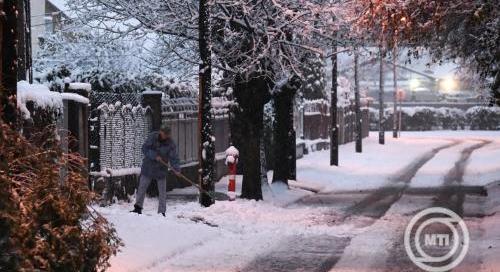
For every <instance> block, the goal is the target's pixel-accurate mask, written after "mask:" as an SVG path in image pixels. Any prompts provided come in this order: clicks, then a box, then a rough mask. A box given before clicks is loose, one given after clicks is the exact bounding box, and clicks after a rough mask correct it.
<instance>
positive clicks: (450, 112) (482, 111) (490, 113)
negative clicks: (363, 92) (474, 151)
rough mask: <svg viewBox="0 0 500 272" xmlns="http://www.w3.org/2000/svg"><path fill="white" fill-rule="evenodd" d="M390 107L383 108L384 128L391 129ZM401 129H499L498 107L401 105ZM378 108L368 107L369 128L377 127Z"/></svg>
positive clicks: (499, 114) (499, 110)
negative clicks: (463, 108)
mask: <svg viewBox="0 0 500 272" xmlns="http://www.w3.org/2000/svg"><path fill="white" fill-rule="evenodd" d="M392 112H393V109H392V108H388V109H386V110H385V117H386V122H385V126H384V127H385V129H386V130H391V129H392V117H393V116H392V115H393V114H392ZM401 119H402V122H401V127H402V130H431V129H451V130H458V129H465V128H470V129H472V130H498V129H500V109H499V108H498V107H483V106H478V107H473V108H470V109H469V110H467V111H464V110H461V109H457V108H445V107H443V108H433V107H403V108H402V115H401ZM377 122H378V110H377V109H370V129H371V130H377V129H378V124H377Z"/></svg>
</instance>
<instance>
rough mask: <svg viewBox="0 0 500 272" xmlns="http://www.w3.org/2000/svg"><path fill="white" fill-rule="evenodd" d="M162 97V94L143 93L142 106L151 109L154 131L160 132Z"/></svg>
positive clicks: (153, 92)
mask: <svg viewBox="0 0 500 272" xmlns="http://www.w3.org/2000/svg"><path fill="white" fill-rule="evenodd" d="M161 97H162V92H155V91H149V92H143V93H142V101H141V104H142V106H143V107H150V108H151V111H152V117H153V118H152V119H153V120H152V121H153V123H152V124H153V131H157V130H160V127H161V120H162V118H161Z"/></svg>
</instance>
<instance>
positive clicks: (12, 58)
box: [0, 0, 18, 125]
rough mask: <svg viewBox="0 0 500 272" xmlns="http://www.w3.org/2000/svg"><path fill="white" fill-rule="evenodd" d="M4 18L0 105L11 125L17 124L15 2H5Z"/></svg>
mask: <svg viewBox="0 0 500 272" xmlns="http://www.w3.org/2000/svg"><path fill="white" fill-rule="evenodd" d="M3 12H4V14H5V15H4V16H2V45H1V46H2V48H1V52H0V53H1V57H2V73H1V85H2V86H1V89H0V92H1V94H0V99H1V101H0V103H1V104H2V112H3V114H2V118H3V120H4V121H5V122H6V123H8V124H11V125H14V124H15V123H16V101H15V97H16V93H17V50H16V48H17V13H18V12H17V8H16V1H15V0H4V1H3Z"/></svg>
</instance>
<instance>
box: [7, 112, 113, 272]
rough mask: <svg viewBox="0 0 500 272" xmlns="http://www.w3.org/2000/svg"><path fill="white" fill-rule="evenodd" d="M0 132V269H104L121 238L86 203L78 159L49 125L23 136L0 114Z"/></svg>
mask: <svg viewBox="0 0 500 272" xmlns="http://www.w3.org/2000/svg"><path fill="white" fill-rule="evenodd" d="M0 138H1V139H2V141H0V157H1V158H2V163H0V186H1V188H2V190H1V193H0V252H2V254H1V255H2V257H1V258H0V270H2V271H103V270H105V269H106V268H107V267H108V260H109V258H110V257H111V256H112V255H114V254H116V252H117V249H118V247H119V246H120V244H121V242H120V240H119V238H118V237H117V236H116V232H115V230H114V229H113V228H112V226H111V225H110V224H109V223H108V222H107V221H106V219H104V218H103V217H102V216H100V215H99V214H98V213H97V212H95V211H94V210H92V209H91V208H90V204H91V203H92V201H93V199H94V195H93V194H92V192H91V191H90V190H89V188H88V183H87V182H88V180H87V173H86V166H85V162H84V159H83V158H81V157H80V156H79V155H77V154H63V153H62V152H61V150H59V149H57V148H56V146H57V143H56V142H55V139H54V135H53V131H52V130H45V131H43V133H42V132H40V133H39V134H38V135H37V137H32V140H31V141H27V140H26V139H25V138H24V137H23V136H21V135H20V134H19V133H18V132H17V131H15V130H13V129H11V128H10V127H9V126H8V125H6V124H4V123H3V122H2V121H1V119H0ZM62 169H64V176H61V173H62V171H61V170H62Z"/></svg>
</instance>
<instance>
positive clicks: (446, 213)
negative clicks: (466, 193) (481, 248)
mask: <svg viewBox="0 0 500 272" xmlns="http://www.w3.org/2000/svg"><path fill="white" fill-rule="evenodd" d="M469 239H470V238H469V231H468V229H467V226H466V225H465V222H464V221H463V220H462V218H461V217H460V216H459V215H458V214H456V213H454V212H453V211H451V210H449V209H446V208H441V207H435V208H428V209H425V210H423V211H421V212H419V213H417V214H416V215H415V216H414V217H413V218H412V219H411V220H410V223H409V224H408V226H407V227H406V230H405V234H404V245H405V249H406V253H407V254H408V257H409V258H410V260H411V261H412V262H413V263H414V264H415V265H416V266H418V267H420V268H421V269H423V270H425V271H429V272H443V271H448V270H451V269H453V268H454V267H456V266H457V265H459V264H460V262H462V260H463V259H464V258H465V255H466V254H467V250H468V249H469Z"/></svg>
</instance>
